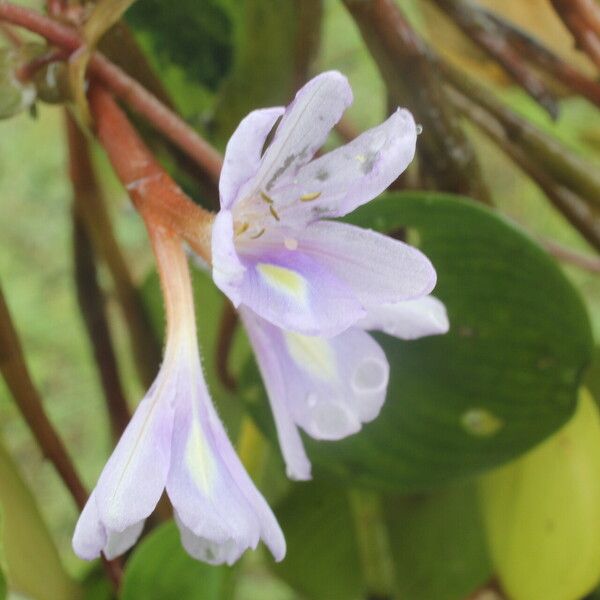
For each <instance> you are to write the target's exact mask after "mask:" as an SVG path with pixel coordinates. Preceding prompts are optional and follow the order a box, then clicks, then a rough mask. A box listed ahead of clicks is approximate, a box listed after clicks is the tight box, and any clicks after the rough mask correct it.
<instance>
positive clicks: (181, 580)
mask: <svg viewBox="0 0 600 600" xmlns="http://www.w3.org/2000/svg"><path fill="white" fill-rule="evenodd" d="M224 574H225V567H213V566H211V565H207V564H205V563H202V562H199V561H197V560H194V559H193V558H192V557H191V556H190V555H189V554H187V553H186V551H185V550H184V549H183V547H182V545H181V541H180V539H179V531H178V530H177V526H176V525H175V523H173V522H172V521H170V522H168V523H164V524H163V525H161V526H160V527H158V528H157V529H156V530H154V531H153V532H152V533H151V534H150V535H149V536H148V537H146V538H145V539H144V541H143V542H142V543H141V544H138V546H137V547H136V549H135V551H134V553H133V555H132V556H131V558H130V559H129V561H128V562H127V565H126V568H125V573H124V576H123V587H122V591H121V600H165V598H177V600H198V599H200V598H201V599H202V600H211V599H213V598H214V599H218V598H220V593H221V587H222V585H223V577H224Z"/></svg>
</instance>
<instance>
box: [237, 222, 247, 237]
mask: <svg viewBox="0 0 600 600" xmlns="http://www.w3.org/2000/svg"><path fill="white" fill-rule="evenodd" d="M248 227H250V224H249V223H247V222H244V223H242V224H241V225H238V226H237V227H236V228H235V235H242V233H244V232H245V231H248Z"/></svg>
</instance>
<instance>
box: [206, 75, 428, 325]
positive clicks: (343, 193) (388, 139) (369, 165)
mask: <svg viewBox="0 0 600 600" xmlns="http://www.w3.org/2000/svg"><path fill="white" fill-rule="evenodd" d="M351 102H352V92H351V90H350V86H349V84H348V81H347V80H346V78H345V77H344V76H343V75H341V74H340V73H338V72H335V71H331V72H327V73H322V74H321V75H319V76H317V77H315V78H314V79H312V80H311V81H309V82H308V83H307V84H306V85H305V86H304V87H303V88H302V89H301V90H300V91H299V92H298V93H297V94H296V98H295V99H294V101H293V102H292V103H291V104H290V105H289V106H288V107H287V108H285V109H284V108H282V107H279V108H267V109H262V110H256V111H254V112H252V113H250V114H249V115H248V116H247V117H246V118H245V119H243V121H242V122H241V123H240V125H239V126H238V128H237V130H236V131H235V133H234V134H233V136H232V137H231V139H230V140H229V143H228V144H227V149H226V152H225V161H224V165H223V170H222V173H221V179H220V182H219V191H220V197H221V210H220V212H219V213H218V215H217V216H216V218H215V222H214V226H213V233H212V266H213V278H214V280H215V283H216V284H217V285H218V286H219V288H220V289H221V290H222V291H223V292H224V293H225V294H226V295H227V296H228V297H229V298H230V299H231V301H232V302H233V304H234V305H235V306H236V307H240V306H242V307H246V308H249V309H251V310H252V311H253V312H254V313H256V314H257V315H259V316H260V317H262V318H263V319H266V320H267V321H269V322H270V323H272V324H274V325H277V326H278V327H281V328H283V329H286V330H293V331H297V332H301V333H304V334H307V335H327V336H332V335H335V334H338V333H341V332H342V331H344V330H345V329H347V328H348V327H349V326H351V325H353V324H354V323H356V322H357V321H358V320H359V319H361V318H364V317H365V316H366V315H367V311H368V310H370V309H372V308H375V307H377V306H381V305H383V304H389V303H396V302H400V301H405V300H410V299H414V298H419V297H422V296H424V295H426V294H428V293H429V292H430V291H431V290H432V289H433V287H434V285H435V278H436V277H435V271H434V269H433V267H432V266H431V264H430V262H429V260H428V259H427V258H426V257H425V256H424V255H423V254H422V253H421V252H419V251H418V250H416V249H415V248H412V247H410V246H408V245H406V244H404V243H402V242H400V241H397V240H394V239H391V238H389V237H387V236H384V235H381V234H379V233H375V232H373V231H370V230H366V229H362V228H359V227H354V226H351V225H348V224H344V223H340V222H334V221H330V220H326V219H328V218H332V217H341V216H343V215H345V214H347V213H349V212H351V211H352V210H354V209H355V208H357V207H358V206H360V205H361V204H364V203H365V202H368V201H369V200H372V199H373V198H375V197H376V196H377V195H379V194H380V193H381V192H383V191H384V190H385V189H386V188H387V187H388V186H389V185H390V183H392V182H393V181H394V180H395V179H396V178H397V177H398V175H400V173H402V171H404V169H405V168H406V166H407V165H408V164H409V163H410V161H411V160H412V158H413V156H414V152H415V144H416V137H417V133H416V126H415V122H414V120H413V118H412V116H411V114H410V113H409V112H408V111H406V110H400V109H399V110H397V111H396V112H394V114H392V116H391V117H389V118H388V119H387V121H385V122H384V123H382V124H381V125H379V126H377V127H375V128H373V129H370V130H368V131H366V132H365V133H363V134H362V135H360V136H359V137H357V138H356V139H355V140H353V141H352V142H350V143H348V144H346V145H345V146H342V147H341V148H338V149H336V150H333V151H331V152H329V153H327V154H325V155H323V156H321V157H318V158H313V157H314V155H315V153H316V152H317V150H318V149H319V148H321V146H322V145H323V144H324V142H325V140H326V138H327V135H328V134H329V131H330V130H331V128H332V127H333V126H334V125H335V123H336V122H337V121H338V120H339V119H340V117H341V115H342V113H343V112H344V110H345V109H346V108H347V107H348V105H349V104H350V103H351ZM280 117H281V121H280V123H279V125H278V126H277V128H276V130H275V133H274V136H273V139H272V141H271V142H270V144H269V145H268V146H267V148H266V150H264V153H263V149H264V147H265V144H266V143H267V137H268V136H269V133H270V132H271V130H272V129H273V127H274V125H275V124H276V122H277V120H278V119H279V118H280Z"/></svg>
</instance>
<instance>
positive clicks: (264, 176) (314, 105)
mask: <svg viewBox="0 0 600 600" xmlns="http://www.w3.org/2000/svg"><path fill="white" fill-rule="evenodd" d="M351 103H352V90H351V89H350V85H349V84H348V80H347V79H346V78H345V77H344V76H343V75H342V74H341V73H338V72H337V71H328V72H325V73H321V74H320V75H317V76H316V77H314V78H313V79H311V80H310V81H309V82H308V83H307V84H306V85H305V86H304V87H303V88H302V89H300V90H299V91H298V93H297V94H296V97H295V98H294V100H293V102H292V103H291V104H290V105H289V106H288V107H287V108H286V110H285V114H284V115H283V118H282V119H281V123H280V124H279V127H277V131H276V132H275V136H274V138H273V142H272V143H271V145H270V146H269V147H268V148H267V149H266V151H265V153H264V156H263V160H262V163H261V165H260V168H259V170H258V172H257V175H256V177H255V178H254V180H253V182H252V186H251V188H252V189H248V190H246V192H258V191H261V190H262V191H264V192H269V191H270V190H271V188H273V187H274V186H275V185H276V184H280V183H281V182H282V181H283V180H284V179H286V180H289V179H290V178H292V177H293V176H294V173H295V172H296V171H297V169H298V168H300V167H301V166H302V165H304V164H306V163H307V162H308V161H309V160H310V159H311V158H312V157H313V156H314V154H315V152H316V151H317V150H318V149H319V148H321V146H322V145H323V144H324V143H325V140H326V139H327V135H328V134H329V132H330V131H331V129H332V127H333V126H334V125H335V124H336V123H337V122H338V121H339V120H340V117H341V116H342V114H343V113H344V111H345V110H346V108H347V107H348V106H349V105H350V104H351Z"/></svg>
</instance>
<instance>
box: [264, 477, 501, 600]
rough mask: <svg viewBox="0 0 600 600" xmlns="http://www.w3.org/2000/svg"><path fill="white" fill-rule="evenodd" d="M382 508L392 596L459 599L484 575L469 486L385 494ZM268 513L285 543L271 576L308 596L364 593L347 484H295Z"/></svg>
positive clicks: (487, 570) (342, 597)
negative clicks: (392, 577) (284, 552)
mask: <svg viewBox="0 0 600 600" xmlns="http://www.w3.org/2000/svg"><path fill="white" fill-rule="evenodd" d="M383 507H384V512H385V526H386V529H387V535H388V539H389V547H390V550H391V554H392V559H393V563H394V568H395V574H396V585H397V592H398V596H399V597H400V598H403V599H405V600H463V598H465V597H467V596H468V594H469V593H471V592H472V591H473V590H474V589H476V588H477V587H478V586H479V585H480V584H482V583H483V582H485V581H486V580H487V579H488V578H489V576H490V574H491V567H490V564H489V561H488V558H487V552H486V547H485V540H484V536H483V528H482V525H481V521H480V515H479V509H478V504H477V494H476V489H475V485H474V484H471V483H469V484H467V485H454V486H451V487H448V488H445V489H442V490H439V491H436V492H435V493H431V494H423V495H419V496H413V497H388V498H386V499H385V500H384V503H383ZM275 512H276V514H277V517H278V519H279V522H280V524H281V526H282V528H283V530H284V532H285V535H286V539H287V543H288V552H287V556H286V558H285V560H284V561H283V562H281V563H278V564H274V566H273V569H274V571H275V572H276V574H277V575H278V576H279V577H281V578H282V579H284V580H285V581H286V582H287V583H289V584H290V585H291V586H292V587H293V588H294V589H296V590H297V591H298V592H300V593H301V594H302V596H303V597H306V598H309V599H311V600H312V599H314V600H323V599H324V598H326V599H327V600H335V599H339V600H354V599H359V598H360V599H362V598H365V597H366V589H365V585H364V583H363V569H362V566H361V563H360V559H359V550H358V546H357V541H356V540H357V536H356V529H355V526H356V524H355V521H356V517H355V516H354V514H353V508H352V504H351V502H350V501H349V490H348V488H345V487H342V486H336V485H333V484H332V483H330V482H326V481H325V480H323V479H320V480H319V479H317V480H315V481H313V482H311V483H308V484H297V485H295V486H294V488H293V489H292V490H291V491H290V493H289V495H288V496H287V497H286V498H284V500H283V501H282V502H281V503H280V504H279V505H278V506H276V508H275ZM369 526H371V527H372V524H371V525H369Z"/></svg>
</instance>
